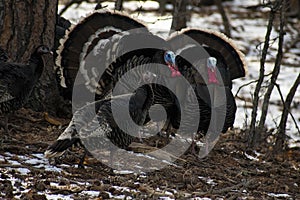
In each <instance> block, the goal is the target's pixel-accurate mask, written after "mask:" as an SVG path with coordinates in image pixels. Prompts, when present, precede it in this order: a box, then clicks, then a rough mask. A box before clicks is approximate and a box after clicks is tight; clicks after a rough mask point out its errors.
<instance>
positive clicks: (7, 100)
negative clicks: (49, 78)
mask: <svg viewBox="0 0 300 200" xmlns="http://www.w3.org/2000/svg"><path fill="white" fill-rule="evenodd" d="M49 53H52V52H51V50H50V49H49V47H47V46H45V45H40V46H39V47H37V48H36V50H35V51H34V52H33V53H32V54H31V57H30V59H29V63H28V64H21V63H12V62H0V94H1V95H0V96H1V98H0V114H5V124H4V127H5V130H6V131H7V132H8V124H7V120H8V116H7V114H8V113H11V112H13V111H16V110H18V109H20V108H21V107H22V106H23V104H24V103H25V102H26V101H27V99H28V97H29V95H30V94H31V91H32V89H33V87H34V85H35V83H36V82H37V81H38V79H39V78H40V76H41V74H42V72H43V69H44V62H43V59H42V55H44V54H49Z"/></svg>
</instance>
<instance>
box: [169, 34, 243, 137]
mask: <svg viewBox="0 0 300 200" xmlns="http://www.w3.org/2000/svg"><path fill="white" fill-rule="evenodd" d="M168 41H169V43H170V45H171V46H172V48H173V49H176V50H177V51H176V53H177V54H178V55H177V57H176V64H177V66H178V68H179V71H180V72H181V74H182V75H183V76H184V77H185V78H186V79H187V80H188V81H189V83H190V84H191V85H192V86H193V88H194V91H195V93H196V95H197V100H198V106H197V109H192V108H186V109H190V112H196V111H198V112H199V113H200V121H199V126H198V132H200V133H203V134H206V133H207V132H208V131H209V132H222V133H225V132H226V131H227V130H228V128H231V127H233V123H234V119H235V113H236V103H235V99H234V96H233V94H232V92H231V88H232V80H233V79H236V78H240V77H244V76H245V74H246V65H245V61H244V55H243V54H242V53H241V52H240V51H239V50H238V48H237V47H236V46H235V45H234V43H233V41H231V39H229V38H227V37H226V36H225V35H224V34H222V33H219V32H216V31H211V30H200V29H185V30H183V31H181V32H179V33H176V34H174V35H173V36H172V37H170V39H169V40H168ZM186 101H187V102H189V99H186Z"/></svg>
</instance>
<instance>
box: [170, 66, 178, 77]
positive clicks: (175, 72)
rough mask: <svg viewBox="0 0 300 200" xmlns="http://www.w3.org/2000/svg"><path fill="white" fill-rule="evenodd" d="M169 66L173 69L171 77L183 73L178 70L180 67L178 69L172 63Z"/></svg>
mask: <svg viewBox="0 0 300 200" xmlns="http://www.w3.org/2000/svg"><path fill="white" fill-rule="evenodd" d="M168 67H169V69H170V70H171V77H178V76H180V75H181V73H180V72H179V71H178V69H176V68H175V67H173V66H172V65H168Z"/></svg>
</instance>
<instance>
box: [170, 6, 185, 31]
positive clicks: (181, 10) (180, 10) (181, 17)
mask: <svg viewBox="0 0 300 200" xmlns="http://www.w3.org/2000/svg"><path fill="white" fill-rule="evenodd" d="M186 6H187V1H186V0H176V1H175V7H174V12H173V20H172V26H171V31H170V33H172V32H173V31H180V30H181V29H182V28H185V27H186V21H187V12H186Z"/></svg>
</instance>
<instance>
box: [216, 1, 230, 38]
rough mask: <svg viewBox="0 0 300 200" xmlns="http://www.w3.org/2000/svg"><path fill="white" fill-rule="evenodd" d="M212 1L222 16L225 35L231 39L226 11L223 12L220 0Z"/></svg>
mask: <svg viewBox="0 0 300 200" xmlns="http://www.w3.org/2000/svg"><path fill="white" fill-rule="evenodd" d="M214 1H215V3H216V4H217V7H218V10H219V12H220V14H221V16H222V20H223V25H224V31H225V34H226V35H227V36H228V37H231V24H230V22H229V19H228V17H227V14H226V11H225V9H224V7H223V5H222V0H214Z"/></svg>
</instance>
